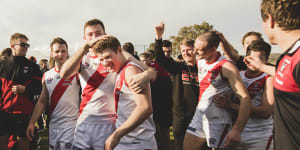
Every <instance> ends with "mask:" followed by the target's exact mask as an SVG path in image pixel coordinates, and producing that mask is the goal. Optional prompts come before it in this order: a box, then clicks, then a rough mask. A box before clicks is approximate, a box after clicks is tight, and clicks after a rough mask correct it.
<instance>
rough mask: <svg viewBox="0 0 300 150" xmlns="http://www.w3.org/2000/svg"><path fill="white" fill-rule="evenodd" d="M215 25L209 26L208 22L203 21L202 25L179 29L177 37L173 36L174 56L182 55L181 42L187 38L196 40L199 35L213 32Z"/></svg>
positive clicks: (171, 39) (171, 38)
mask: <svg viewBox="0 0 300 150" xmlns="http://www.w3.org/2000/svg"><path fill="white" fill-rule="evenodd" d="M212 29H213V25H210V24H208V23H207V22H205V21H203V22H202V23H201V24H200V25H198V24H195V25H191V26H188V27H186V26H184V27H182V28H180V29H179V31H178V34H177V36H171V37H170V41H171V42H172V45H173V51H172V55H173V57H174V56H177V55H179V54H180V42H181V41H182V40H183V39H185V38H187V39H193V40H195V39H196V38H197V37H198V35H200V34H201V33H204V32H206V31H209V30H212Z"/></svg>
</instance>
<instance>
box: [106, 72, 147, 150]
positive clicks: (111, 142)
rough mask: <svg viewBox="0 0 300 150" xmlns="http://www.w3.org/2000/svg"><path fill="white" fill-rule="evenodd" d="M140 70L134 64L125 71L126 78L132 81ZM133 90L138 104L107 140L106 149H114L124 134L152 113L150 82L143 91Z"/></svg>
mask: <svg viewBox="0 0 300 150" xmlns="http://www.w3.org/2000/svg"><path fill="white" fill-rule="evenodd" d="M140 72H141V71H140V70H139V69H138V68H136V67H134V66H129V67H127V68H126V72H125V80H126V81H130V80H131V78H132V77H133V76H134V75H136V74H138V73H140ZM132 92H133V93H134V102H135V104H136V107H135V109H134V110H133V111H132V113H131V114H130V116H129V117H128V119H127V120H126V121H125V122H124V123H123V124H122V125H121V126H120V127H119V128H117V129H116V130H115V131H114V132H113V133H112V135H111V136H110V137H109V138H108V139H107V140H106V142H105V149H106V150H111V149H113V148H114V147H115V146H116V145H117V144H118V143H119V141H120V139H121V138H122V137H123V136H124V135H126V134H127V133H129V132H130V131H132V130H134V129H135V128H136V127H137V126H139V125H140V124H141V123H142V122H143V121H145V120H146V119H147V118H148V117H149V116H150V115H151V114H152V104H151V96H150V85H149V84H148V86H147V87H146V89H145V90H143V91H142V92H141V93H135V92H134V91H132Z"/></svg>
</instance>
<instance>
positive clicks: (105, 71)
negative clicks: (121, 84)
mask: <svg viewBox="0 0 300 150" xmlns="http://www.w3.org/2000/svg"><path fill="white" fill-rule="evenodd" d="M100 73H109V70H108V69H105V70H102V71H100Z"/></svg>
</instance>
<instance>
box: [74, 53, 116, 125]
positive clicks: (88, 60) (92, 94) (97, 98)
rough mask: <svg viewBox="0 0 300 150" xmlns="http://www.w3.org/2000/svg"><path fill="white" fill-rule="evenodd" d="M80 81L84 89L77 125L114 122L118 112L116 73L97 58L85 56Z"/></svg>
mask: <svg viewBox="0 0 300 150" xmlns="http://www.w3.org/2000/svg"><path fill="white" fill-rule="evenodd" d="M80 65H81V66H80V72H79V80H80V84H81V88H82V97H81V98H82V99H81V103H80V115H79V118H78V120H77V123H81V122H83V121H84V122H88V123H91V124H93V123H96V124H98V123H100V124H101V123H103V122H114V121H115V119H116V111H115V107H114V106H115V105H114V97H113V91H114V86H115V81H116V73H110V72H109V71H108V70H107V69H105V68H104V67H103V65H102V64H100V61H99V59H98V57H97V56H95V57H92V56H90V55H89V54H87V55H85V56H84V57H83V59H82V62H81V64H80Z"/></svg>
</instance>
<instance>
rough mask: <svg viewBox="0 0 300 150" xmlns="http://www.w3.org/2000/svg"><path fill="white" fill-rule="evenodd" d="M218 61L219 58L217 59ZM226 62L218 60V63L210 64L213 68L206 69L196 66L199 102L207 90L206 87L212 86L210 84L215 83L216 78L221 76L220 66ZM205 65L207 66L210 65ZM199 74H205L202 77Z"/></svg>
mask: <svg viewBox="0 0 300 150" xmlns="http://www.w3.org/2000/svg"><path fill="white" fill-rule="evenodd" d="M218 59H219V58H218ZM226 62H228V60H227V59H222V60H219V62H212V63H210V64H214V66H213V68H211V69H207V68H202V67H201V65H199V64H198V74H199V77H198V79H199V82H200V84H199V86H200V87H199V101H201V98H202V96H203V93H204V92H205V91H206V90H207V88H208V87H210V86H211V85H212V82H215V81H216V78H217V77H218V76H219V75H221V76H222V66H223V64H224V63H226ZM210 64H207V65H210ZM201 73H206V75H205V76H204V77H200V74H201Z"/></svg>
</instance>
